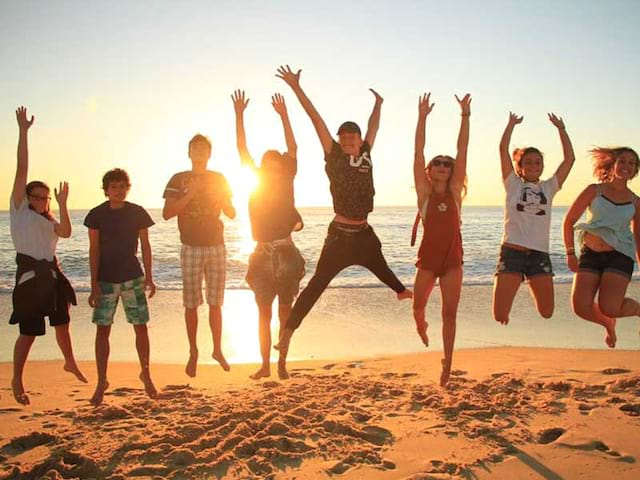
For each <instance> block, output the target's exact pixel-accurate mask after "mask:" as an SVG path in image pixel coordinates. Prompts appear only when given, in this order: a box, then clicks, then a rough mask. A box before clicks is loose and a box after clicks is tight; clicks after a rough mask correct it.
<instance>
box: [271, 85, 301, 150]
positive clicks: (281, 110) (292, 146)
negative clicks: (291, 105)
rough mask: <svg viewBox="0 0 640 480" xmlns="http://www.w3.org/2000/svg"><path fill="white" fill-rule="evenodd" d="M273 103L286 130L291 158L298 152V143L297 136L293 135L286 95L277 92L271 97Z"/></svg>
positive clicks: (285, 135) (285, 134)
mask: <svg viewBox="0 0 640 480" xmlns="http://www.w3.org/2000/svg"><path fill="white" fill-rule="evenodd" d="M271 105H272V106H273V109H274V110H275V111H276V113H277V114H278V115H280V120H282V128H283V130H284V139H285V142H286V143H287V154H289V156H290V157H291V158H296V156H297V154H298V145H297V144H296V138H295V137H294V135H293V129H292V128H291V122H290V121H289V114H288V113H287V105H286V104H285V103H284V97H283V96H282V95H280V94H279V93H276V94H275V95H273V96H272V97H271Z"/></svg>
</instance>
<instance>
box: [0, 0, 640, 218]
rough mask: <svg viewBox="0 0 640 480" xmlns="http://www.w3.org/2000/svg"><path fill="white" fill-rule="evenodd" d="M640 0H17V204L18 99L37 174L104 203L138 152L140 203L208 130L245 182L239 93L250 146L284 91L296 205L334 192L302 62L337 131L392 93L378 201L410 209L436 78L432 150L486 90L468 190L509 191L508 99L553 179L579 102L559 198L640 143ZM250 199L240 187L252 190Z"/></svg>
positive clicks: (0, 199) (7, 112) (4, 119)
mask: <svg viewBox="0 0 640 480" xmlns="http://www.w3.org/2000/svg"><path fill="white" fill-rule="evenodd" d="M639 24H640V2H637V1H615V0H614V1H606V2H605V1H587V0H583V1H579V0H575V1H564V0H560V1H551V0H549V1H535V2H526V3H525V2H518V1H483V2H476V1H468V2H455V4H454V3H451V4H450V3H448V2H442V1H401V0H397V1H393V2H392V1H372V0H369V1H366V2H365V1H352V2H335V1H330V0H329V1H324V2H317V1H316V2H306V1H295V2H293V1H291V2H290V1H280V2H262V1H201V2H196V1H181V2H162V1H137V2H127V1H119V0H116V1H109V2H90V3H89V2H80V1H67V2H59V1H49V2H36V1H30V0H19V1H12V0H2V2H0V65H2V68H1V70H0V72H1V73H0V171H1V172H2V175H1V176H0V209H7V208H8V201H9V196H10V192H11V188H12V183H13V175H14V173H15V162H16V157H15V155H16V153H15V151H16V142H17V132H18V130H17V125H16V121H15V114H14V111H15V109H16V107H18V106H19V105H25V106H27V107H28V109H29V112H30V113H33V114H34V115H35V117H36V122H35V124H34V126H33V127H32V128H31V131H30V139H29V141H30V158H31V169H30V172H29V178H30V179H40V180H44V181H46V182H48V183H49V184H50V185H52V186H53V185H56V184H57V182H59V181H61V180H67V181H68V182H69V183H70V188H71V194H70V199H69V203H70V207H71V208H91V207H93V206H95V205H97V204H99V203H100V202H102V201H103V200H104V196H103V193H102V191H101V189H100V186H101V178H102V175H103V174H104V172H105V171H107V170H109V169H111V168H114V167H121V168H125V169H126V170H127V171H128V172H129V174H130V175H131V179H132V183H133V186H132V190H131V193H130V196H129V199H130V200H131V201H133V202H136V203H139V204H141V205H143V206H145V207H147V208H154V207H161V206H162V204H163V200H162V192H163V190H164V187H165V185H166V183H167V181H168V180H169V178H170V177H171V175H172V174H174V173H176V172H178V171H182V170H188V169H190V162H189V159H188V156H187V143H188V141H189V139H190V138H191V137H192V136H193V135H194V134H195V133H198V132H199V133H203V134H205V135H207V136H209V137H210V138H211V140H212V142H213V155H212V158H211V161H210V163H209V168H210V169H212V170H219V171H222V172H223V173H224V174H225V175H226V176H227V177H228V178H229V180H230V182H231V184H232V186H233V187H235V188H236V190H237V191H238V192H242V191H243V189H245V190H246V188H245V187H244V186H243V184H242V182H243V176H242V172H241V171H240V168H239V157H238V154H237V152H236V147H235V124H234V113H233V107H232V104H231V100H230V94H231V93H232V91H233V90H234V89H236V88H240V89H244V90H245V91H246V92H247V95H248V96H249V97H250V98H251V101H250V103H249V107H248V109H247V111H246V114H245V122H246V129H247V136H248V143H249V149H250V151H251V152H252V154H253V156H254V157H255V158H260V157H261V155H262V153H263V152H264V151H265V150H267V149H273V148H275V149H279V150H284V148H285V144H284V136H283V133H282V128H281V124H280V121H279V118H278V117H277V115H276V114H275V112H274V111H273V109H272V107H271V105H270V96H271V95H272V94H273V93H275V92H280V93H282V94H284V96H285V99H286V101H287V105H288V109H289V113H290V117H291V121H292V124H293V129H294V132H295V135H296V139H297V142H298V145H299V149H298V162H299V173H298V176H297V178H296V183H295V187H296V199H297V203H298V205H299V206H329V205H331V197H330V195H329V187H328V180H327V179H326V175H325V173H324V162H323V154H322V149H321V146H320V143H319V141H318V139H317V137H316V135H315V131H314V130H313V127H312V125H311V122H310V121H309V119H308V118H307V116H306V114H305V113H304V111H303V110H302V108H301V107H300V105H299V104H298V102H297V100H296V98H295V97H294V95H293V94H292V92H291V91H290V89H289V87H288V86H287V85H286V84H284V82H282V81H281V80H280V79H278V78H276V77H275V73H276V68H277V67H278V65H281V64H289V65H291V67H292V68H295V69H298V68H300V69H302V76H301V85H302V87H303V89H304V90H305V91H306V93H307V95H308V96H309V98H310V99H311V101H312V102H313V103H314V105H315V106H316V108H317V109H318V111H319V112H320V114H321V115H322V116H323V118H324V120H325V122H326V123H327V125H328V127H329V129H330V130H331V131H332V132H335V131H336V130H337V127H338V126H339V124H340V123H342V122H343V121H345V120H354V121H356V122H358V123H359V124H360V125H361V126H362V128H363V130H364V129H365V127H366V123H367V119H368V117H369V114H370V111H371V108H372V106H373V96H372V94H371V93H370V92H369V91H368V88H370V87H373V88H375V89H376V90H377V91H378V92H380V94H381V95H382V96H383V97H384V99H385V101H384V104H383V107H382V119H381V124H380V130H379V133H378V137H377V140H376V144H375V147H374V149H373V152H372V160H373V165H374V181H375V187H376V192H377V193H376V197H375V201H376V205H380V206H381V205H413V204H415V191H414V189H413V179H412V162H413V142H414V134H415V124H416V120H417V101H418V96H419V95H420V94H421V93H422V92H429V91H430V92H432V99H433V101H435V104H436V105H435V108H434V110H433V112H432V113H431V115H430V116H429V118H428V122H427V147H426V156H427V158H431V157H433V156H434V155H436V154H443V153H444V154H452V155H454V154H455V143H456V138H457V133H458V127H459V121H460V116H459V107H458V105H457V103H456V102H455V99H454V94H456V93H457V94H459V95H462V94H464V93H466V92H470V93H471V94H472V96H473V101H472V105H471V107H472V116H471V140H470V146H469V155H468V177H469V194H468V197H467V199H466V203H467V204H468V205H502V204H503V202H504V190H503V188H502V187H501V186H500V183H501V176H500V164H499V157H498V143H499V140H500V136H501V134H502V131H503V129H504V126H505V124H506V121H507V118H508V114H509V111H510V110H513V111H514V112H517V113H518V114H520V115H524V122H523V123H522V124H521V125H519V126H517V127H516V131H515V133H514V135H513V139H512V148H513V147H516V146H528V145H534V146H537V147H538V148H540V149H541V150H542V151H543V152H544V154H545V173H544V175H543V177H546V176H550V175H551V174H552V173H553V171H554V170H555V168H556V167H557V165H558V164H559V163H560V161H561V159H562V158H561V152H562V150H561V146H560V142H559V138H558V134H557V131H556V129H555V128H554V127H553V126H552V125H551V123H550V122H549V121H548V119H547V115H546V114H547V112H555V113H557V114H558V115H560V116H562V117H563V118H564V120H565V124H566V126H567V131H568V133H569V135H570V137H571V139H572V141H573V145H574V149H575V152H576V164H575V166H574V169H573V171H572V172H571V174H570V175H569V178H568V180H567V182H566V183H565V185H564V187H563V189H562V191H561V192H560V193H559V194H558V195H557V196H556V199H555V204H556V205H567V204H570V203H571V202H572V201H573V199H574V198H575V197H576V196H577V194H578V193H579V192H580V191H581V190H582V189H583V188H584V187H585V186H586V185H587V184H588V183H591V182H593V181H594V180H593V178H592V176H591V163H590V160H589V157H588V153H587V152H588V150H589V149H590V148H592V147H593V146H596V145H629V146H631V147H634V148H635V149H636V150H639V149H640V116H639V115H638V112H640V95H639V94H638V84H639V82H638V80H639V79H640V61H639V59H640V42H639V41H638V38H637V35H638V33H637V32H638V25H639ZM639 184H640V182H639V181H638V180H634V182H632V188H634V186H635V187H636V189H637V188H638V186H639ZM241 197H242V195H237V196H236V198H237V199H238V201H244V200H243V199H242V198H241Z"/></svg>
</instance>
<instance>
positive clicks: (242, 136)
mask: <svg viewBox="0 0 640 480" xmlns="http://www.w3.org/2000/svg"><path fill="white" fill-rule="evenodd" d="M231 100H232V101H233V110H234V111H235V112H236V146H237V147H238V154H240V163H241V164H242V165H243V166H244V165H248V166H249V167H251V168H254V169H255V168H256V164H255V162H254V161H253V157H252V156H251V154H250V153H249V149H248V148H247V136H246V133H245V130H244V110H245V109H246V108H247V105H248V104H249V99H248V98H247V99H245V96H244V90H236V91H235V92H233V94H232V95H231Z"/></svg>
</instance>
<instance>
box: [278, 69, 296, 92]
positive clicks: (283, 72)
mask: <svg viewBox="0 0 640 480" xmlns="http://www.w3.org/2000/svg"><path fill="white" fill-rule="evenodd" d="M300 73H302V70H298V71H297V72H296V73H293V70H291V67H289V65H285V66H284V67H283V66H282V65H280V66H279V67H278V73H276V77H278V78H281V79H282V80H284V81H285V83H286V84H287V85H289V86H290V87H291V88H297V87H299V86H300Z"/></svg>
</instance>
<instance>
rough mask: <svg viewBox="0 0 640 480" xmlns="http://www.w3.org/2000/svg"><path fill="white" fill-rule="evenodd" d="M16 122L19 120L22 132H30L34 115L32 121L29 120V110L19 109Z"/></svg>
mask: <svg viewBox="0 0 640 480" xmlns="http://www.w3.org/2000/svg"><path fill="white" fill-rule="evenodd" d="M16 120H18V126H19V127H20V130H28V129H29V127H30V126H31V125H33V121H34V120H35V118H33V115H31V120H29V119H28V118H27V108H26V107H22V106H20V107H18V109H17V110H16Z"/></svg>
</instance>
